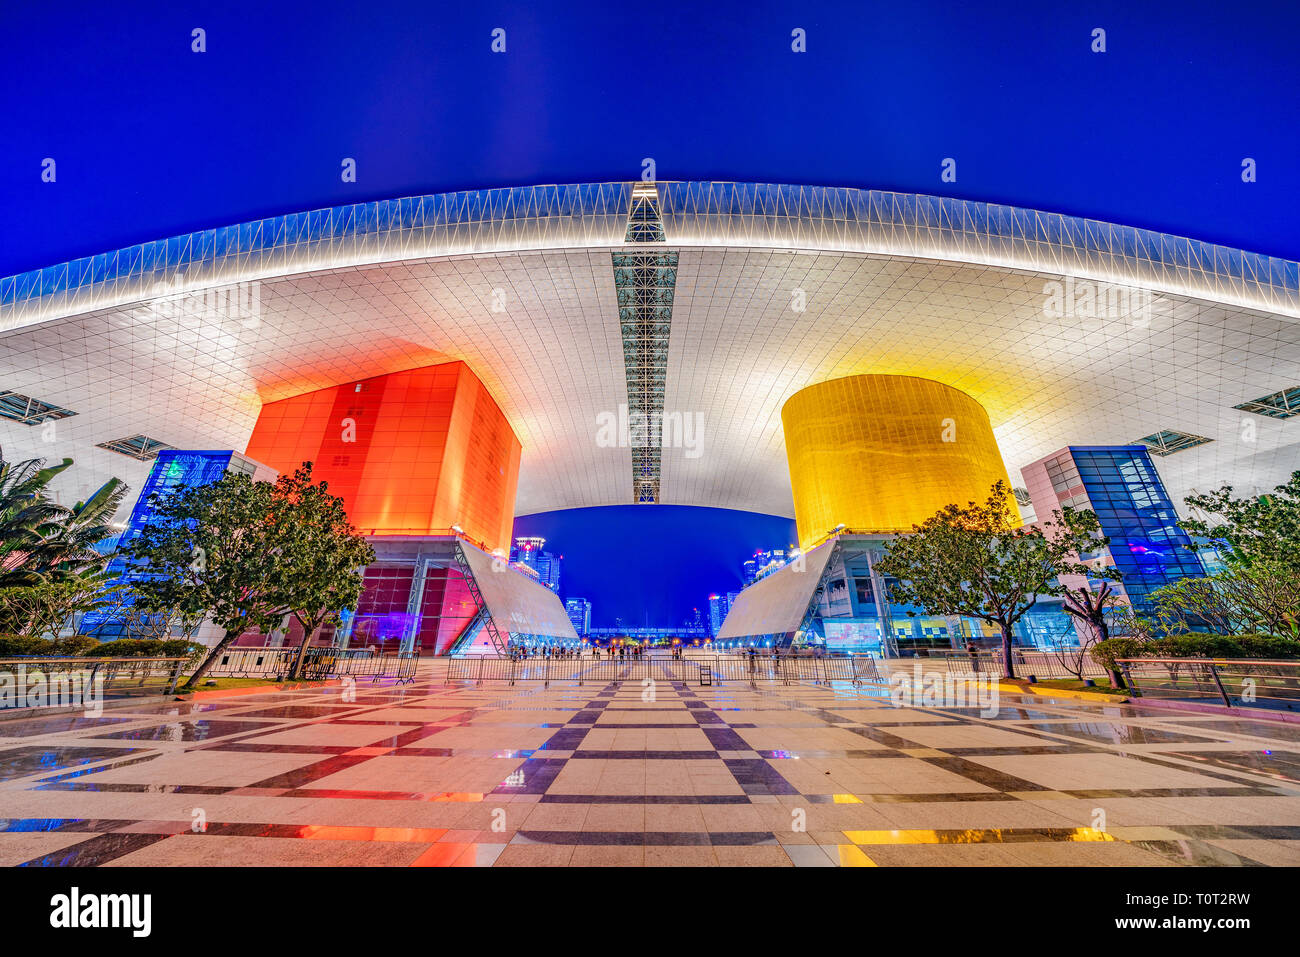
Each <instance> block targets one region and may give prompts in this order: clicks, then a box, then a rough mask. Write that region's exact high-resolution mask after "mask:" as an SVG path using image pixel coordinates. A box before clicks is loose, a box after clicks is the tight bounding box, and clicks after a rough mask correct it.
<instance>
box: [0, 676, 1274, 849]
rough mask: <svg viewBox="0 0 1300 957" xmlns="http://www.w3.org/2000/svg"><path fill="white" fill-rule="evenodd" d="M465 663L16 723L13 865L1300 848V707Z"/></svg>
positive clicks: (3, 774)
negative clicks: (970, 695)
mask: <svg viewBox="0 0 1300 957" xmlns="http://www.w3.org/2000/svg"><path fill="white" fill-rule="evenodd" d="M444 676H445V663H437V662H434V663H430V664H426V665H423V666H422V669H421V672H420V676H419V678H418V679H417V681H416V682H415V683H414V684H409V685H405V686H395V685H393V684H391V683H383V684H366V683H361V684H358V685H357V686H356V688H355V691H354V693H352V694H349V693H348V691H347V689H344V688H342V687H341V686H338V685H329V686H322V687H317V688H313V689H309V690H298V691H279V690H272V691H268V692H261V693H256V694H250V695H243V696H238V697H226V698H216V699H206V700H197V701H189V702H181V701H159V700H158V699H152V700H149V701H142V702H138V703H134V704H129V705H125V706H121V707H114V708H111V709H107V710H105V711H104V713H103V715H102V716H101V717H97V718H87V717H83V716H81V715H79V714H77V715H66V714H64V715H48V716H44V717H41V716H36V717H30V718H17V719H13V718H11V719H8V720H4V721H0V864H5V865H29V866H61V865H62V866H66V865H74V866H99V865H107V866H114V865H134V866H141V865H143V866H152V865H167V866H172V865H197V866H213V865H218V866H221V865H327V866H334V865H402V866H409V865H426V866H497V867H501V866H509V865H615V866H641V865H686V866H710V865H724V866H730V865H752V866H800V867H833V866H876V865H879V866H888V865H942V866H959V865H1003V864H1005V865H1130V864H1134V865H1170V866H1177V865H1197V864H1211V865H1296V864H1300V725H1296V724H1284V723H1280V722H1275V721H1263V720H1246V719H1231V718H1223V717H1219V716H1214V715H1205V714H1193V713H1188V712H1172V711H1160V712H1157V711H1154V710H1144V709H1140V708H1136V707H1131V706H1127V705H1121V704H1109V703H1104V702H1091V701H1086V702H1085V701H1080V700H1071V699H1065V698H1044V697H1031V696H1011V695H1004V696H1002V700H1001V706H1000V708H999V709H998V712H997V713H996V715H993V716H992V717H983V716H981V713H980V711H979V710H978V709H974V708H939V707H932V708H913V707H895V706H893V705H892V704H891V702H890V700H889V698H888V696H887V695H886V694H885V691H884V689H883V688H880V687H871V686H867V687H863V688H856V689H855V688H853V687H850V686H847V685H846V686H844V687H836V686H832V687H822V686H816V685H812V684H793V685H784V686H783V685H777V684H774V685H763V684H759V685H758V686H756V687H752V686H750V685H748V684H744V683H728V684H724V685H720V686H714V687H697V686H695V685H687V684H684V683H681V682H674V681H671V680H668V678H667V677H665V680H663V681H657V682H654V684H653V686H647V685H643V683H641V682H639V681H625V682H620V683H603V682H601V683H584V684H582V685H578V684H575V683H566V684H562V685H561V684H552V685H550V686H549V687H547V686H544V685H542V684H540V683H536V682H535V683H531V684H523V683H521V684H518V685H515V686H510V685H506V684H495V685H493V684H484V685H483V686H481V687H476V686H472V685H467V684H463V683H462V684H457V683H451V684H448V683H446V682H445V680H444ZM349 698H352V700H348V699H349Z"/></svg>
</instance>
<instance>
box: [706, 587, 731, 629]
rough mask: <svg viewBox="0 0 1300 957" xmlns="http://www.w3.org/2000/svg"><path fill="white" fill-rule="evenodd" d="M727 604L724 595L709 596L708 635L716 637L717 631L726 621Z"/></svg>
mask: <svg viewBox="0 0 1300 957" xmlns="http://www.w3.org/2000/svg"><path fill="white" fill-rule="evenodd" d="M728 604H729V603H728V602H727V598H726V596H725V595H710V596H709V634H710V635H717V633H718V629H719V628H721V627H722V623H723V621H725V620H726V617H727V610H728Z"/></svg>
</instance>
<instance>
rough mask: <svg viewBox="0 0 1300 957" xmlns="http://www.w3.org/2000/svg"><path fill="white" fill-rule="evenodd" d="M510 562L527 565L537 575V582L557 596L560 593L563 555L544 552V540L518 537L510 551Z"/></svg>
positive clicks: (534, 537)
mask: <svg viewBox="0 0 1300 957" xmlns="http://www.w3.org/2000/svg"><path fill="white" fill-rule="evenodd" d="M510 560H511V561H512V562H518V563H519V564H521V565H527V566H528V567H529V568H531V569H532V570H533V571H535V572H536V573H537V580H538V581H540V582H541V583H542V584H543V585H545V586H546V587H547V588H549V589H550V590H551V591H553V592H556V593H557V594H558V593H559V591H560V566H561V564H562V562H563V561H564V556H563V555H556V554H554V553H552V552H548V551H546V539H544V538H539V537H536V536H520V537H519V538H516V539H515V545H514V548H512V549H511V550H510Z"/></svg>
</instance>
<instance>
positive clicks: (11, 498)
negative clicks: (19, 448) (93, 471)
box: [0, 459, 72, 588]
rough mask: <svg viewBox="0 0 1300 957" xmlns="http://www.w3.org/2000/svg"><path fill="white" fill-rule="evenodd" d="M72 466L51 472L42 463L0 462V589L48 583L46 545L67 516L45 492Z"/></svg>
mask: <svg viewBox="0 0 1300 957" xmlns="http://www.w3.org/2000/svg"><path fill="white" fill-rule="evenodd" d="M70 465H72V459H64V460H63V461H62V462H61V463H60V464H58V465H54V466H50V467H48V468H47V467H45V462H44V461H43V460H42V459H28V460H26V461H24V462H16V463H9V462H0V588H11V587H18V586H23V585H34V584H37V583H38V582H41V581H44V580H45V574H46V570H47V567H46V557H47V554H48V553H47V551H46V541H47V539H48V538H49V537H50V536H51V535H54V534H56V533H57V531H58V529H59V527H60V525H61V524H62V522H63V521H64V519H65V517H66V516H67V515H68V510H67V509H66V508H64V507H63V506H61V505H59V504H58V503H57V502H53V501H51V500H50V499H49V498H48V497H47V496H46V494H45V490H46V487H47V486H48V485H49V483H50V480H51V479H53V478H54V476H56V475H58V474H59V473H60V472H62V471H63V470H64V469H66V468H68V467H69V466H70Z"/></svg>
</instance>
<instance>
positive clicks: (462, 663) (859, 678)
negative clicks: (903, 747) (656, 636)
mask: <svg viewBox="0 0 1300 957" xmlns="http://www.w3.org/2000/svg"><path fill="white" fill-rule="evenodd" d="M647 679H650V680H654V681H680V682H683V683H686V684H695V685H703V686H708V685H714V684H718V685H721V684H726V683H727V682H733V681H738V682H749V683H751V684H758V683H759V682H769V683H770V682H777V683H781V684H794V683H797V682H811V683H813V684H829V683H830V682H834V681H847V682H851V683H853V684H855V685H857V684H861V683H862V682H864V681H870V682H880V681H881V680H882V679H881V677H880V673H879V672H878V671H877V669H876V663H875V660H874V659H872V658H869V657H866V656H853V657H842V658H838V657H827V658H812V657H805V656H796V655H791V656H778V657H770V656H762V657H752V658H750V657H744V656H716V657H705V656H699V655H692V656H690V657H687V658H669V657H662V658H661V657H656V656H654V655H651V656H649V657H645V658H608V657H599V658H546V657H540V658H538V657H530V658H510V657H499V656H492V655H474V656H469V657H464V658H452V659H450V660H449V661H448V663H447V677H446V680H447V682H452V681H470V682H473V683H475V684H482V683H483V682H485V681H504V682H507V683H509V684H515V683H516V682H519V681H541V682H543V683H545V684H549V683H550V682H552V681H561V682H566V683H574V684H579V685H581V684H584V683H587V682H593V683H598V684H611V683H613V684H617V683H619V682H623V681H645V680H647Z"/></svg>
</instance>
